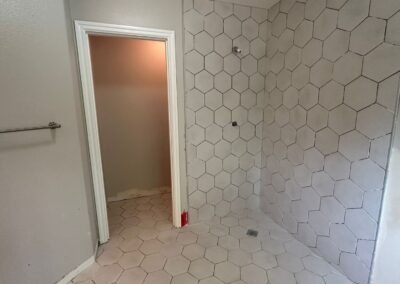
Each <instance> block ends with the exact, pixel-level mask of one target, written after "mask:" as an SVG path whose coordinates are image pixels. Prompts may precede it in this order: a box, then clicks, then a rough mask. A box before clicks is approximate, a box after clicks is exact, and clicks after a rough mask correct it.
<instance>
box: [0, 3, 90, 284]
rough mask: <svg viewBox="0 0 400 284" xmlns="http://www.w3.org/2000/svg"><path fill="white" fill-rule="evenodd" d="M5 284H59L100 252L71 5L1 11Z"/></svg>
mask: <svg viewBox="0 0 400 284" xmlns="http://www.w3.org/2000/svg"><path fill="white" fill-rule="evenodd" d="M0 6H1V9H0V34H1V44H0V85H1V104H0V117H1V119H0V128H1V129H3V128H12V127H27V126H37V125H46V124H47V123H48V122H49V121H51V120H54V121H56V122H59V123H61V125H62V127H61V128H60V129H57V130H54V131H49V130H42V131H33V132H20V133H14V134H1V137H0V188H1V190H0V192H1V196H0V251H1V255H2V259H1V260H0V283H27V284H28V283H29V284H36V283H41V284H54V283H56V282H57V281H58V280H60V279H61V278H62V277H63V276H64V275H65V274H67V273H69V272H70V271H72V270H73V269H75V268H76V267H77V266H78V265H80V264H81V263H82V262H84V261H86V260H87V259H88V258H90V257H91V256H93V253H94V251H95V246H96V244H97V230H96V219H95V209H94V204H93V200H92V187H91V177H90V171H89V169H90V167H89V158H88V153H87V148H86V139H85V133H84V123H83V116H82V112H81V102H80V93H79V82H78V74H77V72H76V70H77V69H76V65H75V59H74V43H73V33H72V30H71V29H70V27H71V25H70V22H69V16H68V7H67V8H66V7H65V6H64V1H52V0H34V1H1V4H0Z"/></svg>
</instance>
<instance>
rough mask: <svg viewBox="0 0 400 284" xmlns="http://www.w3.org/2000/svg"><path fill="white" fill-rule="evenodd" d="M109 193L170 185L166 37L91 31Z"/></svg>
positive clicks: (105, 173)
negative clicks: (157, 37) (98, 34)
mask: <svg viewBox="0 0 400 284" xmlns="http://www.w3.org/2000/svg"><path fill="white" fill-rule="evenodd" d="M90 50H91V59H92V68H93V78H94V85H95V96H96V108H97V118H98V124H99V133H100V144H101V153H102V162H103V171H104V181H105V187H106V194H107V196H108V197H112V196H116V195H117V194H118V193H119V192H121V191H126V190H129V189H133V188H143V189H147V188H154V187H161V186H170V185H171V178H170V159H169V133H168V89H167V73H166V57H165V43H164V42H162V41H153V40H143V39H132V38H120V37H106V36H90Z"/></svg>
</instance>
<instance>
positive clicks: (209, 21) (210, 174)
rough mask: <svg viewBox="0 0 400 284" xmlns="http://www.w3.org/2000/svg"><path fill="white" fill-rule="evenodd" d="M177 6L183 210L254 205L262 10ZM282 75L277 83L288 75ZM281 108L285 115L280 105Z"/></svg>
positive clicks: (221, 210)
mask: <svg viewBox="0 0 400 284" xmlns="http://www.w3.org/2000/svg"><path fill="white" fill-rule="evenodd" d="M184 7H185V11H184V27H185V70H186V73H187V76H186V78H188V79H187V80H186V100H185V101H186V102H185V106H186V109H187V110H186V113H187V114H190V116H192V115H193V118H194V120H192V119H191V120H190V123H189V121H187V124H186V127H187V132H188V134H187V149H192V150H193V154H190V155H189V153H188V180H189V188H190V189H189V206H190V209H189V214H190V220H191V223H195V222H197V221H202V220H207V219H209V218H210V217H213V216H218V217H222V216H225V215H226V214H228V213H229V212H230V211H235V210H236V211H237V210H241V209H244V208H258V207H259V204H258V202H259V193H260V184H261V168H262V165H261V150H262V130H263V129H262V128H263V120H264V119H263V109H264V107H265V92H264V86H265V73H266V72H265V71H266V66H265V62H264V61H265V59H266V56H265V55H266V38H267V10H266V9H261V8H252V7H247V6H241V5H233V4H229V3H224V2H219V1H218V2H213V1H209V0H194V1H193V0H189V1H185V3H184ZM233 46H237V47H238V48H240V50H241V52H240V53H235V52H233V51H232V48H233ZM282 80H283V81H285V82H282V84H284V85H285V84H287V82H289V81H290V78H283V79H282ZM191 82H193V83H191ZM294 103H295V102H294ZM294 103H292V104H294ZM282 115H283V116H284V117H282V119H283V120H284V121H288V120H289V112H288V111H286V110H285V113H283V114H282ZM232 122H236V124H237V125H236V126H234V125H232ZM282 123H283V121H282ZM288 131H289V130H288ZM292 132H295V130H292ZM288 135H290V134H289V133H288ZM291 137H293V134H292V135H291ZM288 139H290V137H289V138H288ZM293 139H294V137H293V138H292V140H293ZM282 150H283V151H285V150H284V149H282ZM226 269H229V267H225V266H221V269H220V270H221V271H223V270H226Z"/></svg>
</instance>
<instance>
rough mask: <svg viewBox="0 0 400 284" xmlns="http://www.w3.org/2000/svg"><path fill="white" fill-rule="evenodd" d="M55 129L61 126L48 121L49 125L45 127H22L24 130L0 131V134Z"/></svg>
mask: <svg viewBox="0 0 400 284" xmlns="http://www.w3.org/2000/svg"><path fill="white" fill-rule="evenodd" d="M57 128H61V124H59V123H57V122H54V121H50V122H49V124H47V125H41V126H34V127H24V128H10V129H4V130H0V134H2V133H13V132H22V131H32V130H42V129H57Z"/></svg>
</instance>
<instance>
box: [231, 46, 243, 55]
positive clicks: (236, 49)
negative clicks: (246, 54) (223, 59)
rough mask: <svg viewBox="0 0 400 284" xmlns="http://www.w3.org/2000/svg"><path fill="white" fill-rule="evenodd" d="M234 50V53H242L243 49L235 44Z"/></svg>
mask: <svg viewBox="0 0 400 284" xmlns="http://www.w3.org/2000/svg"><path fill="white" fill-rule="evenodd" d="M232 51H233V52H234V53H236V54H240V53H242V50H241V49H240V47H239V46H234V47H232Z"/></svg>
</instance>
